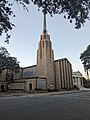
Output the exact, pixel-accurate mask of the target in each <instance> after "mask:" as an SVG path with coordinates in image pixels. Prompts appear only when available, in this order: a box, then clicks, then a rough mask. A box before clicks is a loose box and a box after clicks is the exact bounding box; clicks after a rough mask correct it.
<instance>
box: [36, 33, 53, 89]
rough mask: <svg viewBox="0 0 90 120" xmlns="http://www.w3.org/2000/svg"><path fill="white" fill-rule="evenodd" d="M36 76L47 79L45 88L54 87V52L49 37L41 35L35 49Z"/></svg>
mask: <svg viewBox="0 0 90 120" xmlns="http://www.w3.org/2000/svg"><path fill="white" fill-rule="evenodd" d="M37 76H38V77H39V78H40V77H41V78H46V79H47V89H55V78H54V53H53V50H52V43H51V41H50V37H49V35H48V34H46V37H45V39H44V34H42V35H41V40H40V42H39V45H38V50H37Z"/></svg>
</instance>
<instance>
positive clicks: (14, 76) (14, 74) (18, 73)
mask: <svg viewBox="0 0 90 120" xmlns="http://www.w3.org/2000/svg"><path fill="white" fill-rule="evenodd" d="M21 76H22V69H20V70H19V72H17V73H15V72H14V73H13V79H14V81H17V80H19V79H21Z"/></svg>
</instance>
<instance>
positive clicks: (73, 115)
mask: <svg viewBox="0 0 90 120" xmlns="http://www.w3.org/2000/svg"><path fill="white" fill-rule="evenodd" d="M0 120H90V91H82V92H74V93H73V92H72V93H69V94H59V92H58V94H55V93H54V94H44V95H43V94H41V95H40V94H39V95H22V96H19V97H18V96H11V97H10V96H7V97H0Z"/></svg>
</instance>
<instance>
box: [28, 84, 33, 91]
mask: <svg viewBox="0 0 90 120" xmlns="http://www.w3.org/2000/svg"><path fill="white" fill-rule="evenodd" d="M29 91H32V83H29Z"/></svg>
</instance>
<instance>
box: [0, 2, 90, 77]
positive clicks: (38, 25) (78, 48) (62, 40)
mask: <svg viewBox="0 0 90 120" xmlns="http://www.w3.org/2000/svg"><path fill="white" fill-rule="evenodd" d="M13 10H14V13H15V15H16V17H15V18H11V20H12V22H13V23H14V24H15V25H16V27H14V28H13V30H12V31H11V32H10V34H11V38H10V43H9V44H7V43H5V42H4V40H5V35H3V36H0V47H1V46H3V47H5V48H6V49H7V50H8V52H9V53H10V55H11V56H13V57H16V58H17V60H18V61H20V66H21V67H27V66H32V65H35V64H36V60H37V59H36V58H37V49H38V42H39V40H40V35H41V33H42V30H43V14H42V12H41V11H38V8H37V6H34V5H30V7H29V12H26V11H23V10H22V7H20V6H19V5H15V4H14V5H13ZM46 20H47V21H46V24H47V31H48V34H49V35H50V38H51V42H52V48H53V50H54V59H55V60H57V59H62V58H67V59H68V60H69V62H70V63H71V64H72V69H73V71H78V70H79V71H80V72H81V73H82V74H83V76H85V73H84V68H83V65H82V62H81V60H80V59H79V58H80V54H81V53H82V52H83V51H84V50H86V48H87V46H88V45H89V44H90V22H89V21H87V22H86V24H85V26H84V27H82V28H81V29H79V30H76V29H75V28H74V27H75V26H74V24H70V23H69V21H68V20H66V19H64V18H63V15H55V16H53V17H50V16H49V15H47V18H46Z"/></svg>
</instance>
